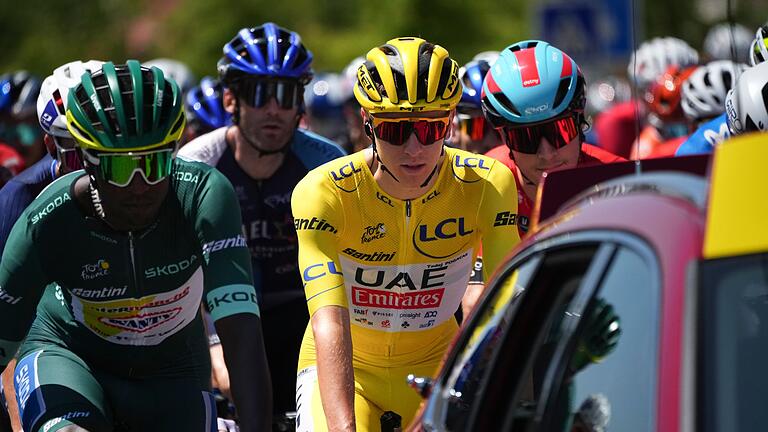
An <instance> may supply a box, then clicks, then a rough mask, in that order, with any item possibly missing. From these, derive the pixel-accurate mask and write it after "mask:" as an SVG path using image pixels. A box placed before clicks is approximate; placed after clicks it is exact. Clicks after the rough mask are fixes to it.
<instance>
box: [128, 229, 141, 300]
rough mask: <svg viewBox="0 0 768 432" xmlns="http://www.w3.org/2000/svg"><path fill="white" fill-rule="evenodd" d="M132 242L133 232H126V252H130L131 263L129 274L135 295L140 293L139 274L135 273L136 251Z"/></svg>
mask: <svg viewBox="0 0 768 432" xmlns="http://www.w3.org/2000/svg"><path fill="white" fill-rule="evenodd" d="M133 243H134V241H133V231H129V232H128V250H129V251H130V254H131V256H130V261H131V274H132V275H133V286H134V287H135V288H136V293H137V294H138V293H140V292H141V289H140V288H141V287H140V286H139V284H140V282H139V274H138V272H137V271H136V250H135V247H134V244H133Z"/></svg>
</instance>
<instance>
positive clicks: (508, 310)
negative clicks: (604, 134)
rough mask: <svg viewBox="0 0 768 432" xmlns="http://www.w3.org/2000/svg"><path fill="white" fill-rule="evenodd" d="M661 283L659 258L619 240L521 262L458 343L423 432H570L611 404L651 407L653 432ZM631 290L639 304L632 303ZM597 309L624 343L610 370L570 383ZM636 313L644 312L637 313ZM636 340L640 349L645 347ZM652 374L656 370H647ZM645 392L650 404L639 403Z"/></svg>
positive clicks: (533, 254) (589, 241)
mask: <svg viewBox="0 0 768 432" xmlns="http://www.w3.org/2000/svg"><path fill="white" fill-rule="evenodd" d="M654 272H656V273H654ZM628 276H632V278H628ZM625 279H627V280H629V279H632V281H629V282H627V281H625ZM658 280H659V277H658V270H657V265H656V264H655V257H654V255H653V253H652V252H651V250H650V248H648V247H647V246H645V245H644V244H643V243H642V242H641V241H639V240H637V239H636V238H634V237H631V236H622V235H617V234H616V233H581V234H576V235H569V236H566V237H563V238H561V239H555V240H548V241H545V242H543V243H541V244H538V245H536V246H534V247H532V248H530V249H529V250H527V251H524V252H523V253H521V254H519V255H518V257H516V258H515V259H513V260H512V261H510V262H509V263H508V265H507V266H506V268H504V270H503V271H502V272H500V275H499V276H498V277H497V278H496V279H495V280H494V281H492V283H491V286H489V292H488V294H487V295H486V296H485V298H484V300H483V302H481V304H480V305H479V306H478V310H477V312H476V313H475V314H473V316H472V317H471V319H470V322H469V323H468V325H467V328H466V329H465V330H464V331H463V333H462V336H461V337H460V338H459V339H458V340H457V343H456V346H455V347H454V349H453V350H452V353H451V355H450V356H449V357H448V359H447V361H446V364H445V366H444V368H443V371H442V372H441V375H440V376H439V377H438V379H437V380H436V383H435V386H434V389H433V390H434V391H433V394H432V397H431V398H430V399H429V401H428V404H427V407H426V409H425V415H424V416H423V421H422V427H423V428H424V429H425V430H456V431H459V430H570V428H572V426H571V425H572V424H573V420H574V418H576V416H575V415H574V413H576V412H577V411H578V410H577V409H578V408H583V411H584V412H585V413H589V412H591V413H597V414H600V412H601V411H600V408H601V407H603V406H604V402H605V400H604V398H603V396H605V397H606V398H608V399H609V400H610V401H613V402H614V406H616V407H618V408H619V409H620V410H621V411H618V412H620V413H622V414H624V410H625V409H626V406H627V405H628V404H632V403H634V402H635V401H637V400H642V401H643V407H644V408H643V409H641V410H639V411H637V415H636V416H635V417H638V418H639V417H642V418H643V419H644V420H645V423H644V424H652V423H653V418H654V416H653V415H654V412H653V400H654V398H653V396H652V395H653V394H654V392H655V369H654V368H653V366H655V364H656V361H655V354H654V353H655V352H656V348H655V343H656V342H655V341H656V339H657V332H658V330H657V328H658V319H657V317H658V315H654V314H653V313H650V315H649V313H648V312H649V310H650V311H651V312H653V311H655V310H656V308H657V307H658ZM633 281H634V282H633ZM652 281H656V282H655V284H654V282H652ZM510 286H513V287H514V289H513V290H512V291H511V292H512V294H510V289H509V287H510ZM638 287H641V288H638ZM627 290H629V291H634V292H637V293H638V294H637V295H634V296H632V295H630V296H626V295H625V296H622V293H623V291H627ZM603 292H605V294H602V293H603ZM596 293H600V295H601V296H603V295H604V297H600V298H598V297H596ZM641 300H642V302H641ZM596 302H597V303H599V304H600V305H603V307H604V305H611V306H612V308H613V309H614V310H615V311H617V312H618V313H617V315H618V316H619V322H620V323H621V330H622V335H621V337H620V339H619V342H618V344H617V346H616V348H615V349H614V350H613V352H611V353H610V354H608V355H607V356H606V357H605V358H604V359H602V362H601V363H599V364H597V365H596V364H589V365H587V366H586V367H584V368H583V369H582V370H579V371H578V373H575V374H573V373H569V371H568V370H567V367H566V366H567V364H568V362H570V361H571V357H572V354H573V352H574V350H575V349H576V346H577V342H578V340H579V338H580V337H582V334H583V330H582V329H580V327H579V325H580V324H581V323H582V319H581V317H582V316H583V315H584V314H585V313H587V312H591V311H592V310H593V309H595V304H596ZM635 303H636V304H638V305H641V306H642V307H640V308H639V309H640V310H641V311H642V312H637V313H635V312H633V311H631V310H629V309H632V308H633V305H634V304H635ZM643 312H645V313H643ZM656 313H658V311H656ZM625 315H626V316H627V318H624V316H625ZM654 317H656V318H654ZM649 326H650V327H651V330H650V331H648V330H647V328H648V327H649ZM627 335H628V336H627ZM629 339H632V340H637V342H638V344H637V346H632V345H633V343H632V342H627V341H628V340H629ZM649 345H653V346H649ZM633 348H634V349H633ZM643 350H645V351H643ZM639 351H642V355H641V354H638V352H639ZM630 360H631V361H630ZM643 365H648V366H649V367H646V368H645V369H644V370H641V366H643ZM628 369H631V370H630V371H629V372H627V370H628ZM636 371H640V372H642V373H635V372H636ZM623 375H628V376H630V377H632V378H633V379H634V381H633V380H630V379H628V378H627V379H622V378H620V377H621V376H623ZM629 382H631V383H634V387H635V390H631V389H632V385H630V384H628V383H629ZM564 383H565V384H564ZM641 384H643V385H644V386H643V387H642V388H640V387H639V386H640V385H641ZM621 389H626V390H627V391H625V392H619V390H621ZM637 389H640V390H642V392H641V393H642V397H640V396H638V397H636V398H634V399H633V398H632V397H630V396H631V395H632V394H633V393H637ZM622 397H623V398H622ZM571 405H575V406H571ZM591 408H594V409H592V411H590V409H591ZM633 410H634V408H633V409H632V410H629V412H633ZM614 411H615V410H614ZM613 415H614V418H618V417H617V414H615V413H614V414H613ZM643 416H645V417H643ZM621 418H622V419H623V418H624V416H621ZM579 421H581V419H580V420H579ZM627 421H629V422H635V420H634V419H631V418H630V419H627ZM616 422H618V420H616ZM582 423H583V422H582ZM621 424H623V420H622V423H621ZM577 426H579V424H577ZM649 429H653V428H652V427H649V428H646V429H643V428H642V427H641V428H639V429H637V430H649ZM586 430H589V429H586ZM622 430H624V429H622ZM630 430H632V429H631V428H630Z"/></svg>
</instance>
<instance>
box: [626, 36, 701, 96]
mask: <svg viewBox="0 0 768 432" xmlns="http://www.w3.org/2000/svg"><path fill="white" fill-rule="evenodd" d="M698 63H699V54H698V53H697V52H696V50H695V49H693V48H691V46H690V45H688V44H687V43H686V42H685V41H684V40H682V39H678V38H674V37H663V38H653V39H651V40H649V41H646V42H643V43H642V44H641V45H640V47H638V48H637V51H635V52H634V53H632V58H631V59H630V60H629V65H628V66H627V75H628V76H629V77H630V79H631V80H633V81H634V82H635V83H636V84H637V85H638V86H639V87H641V88H646V87H648V85H649V84H651V83H653V82H655V81H656V78H658V77H659V76H661V74H663V73H664V71H666V70H667V68H669V67H670V66H672V65H676V66H680V67H681V68H684V67H686V66H692V65H695V64H698Z"/></svg>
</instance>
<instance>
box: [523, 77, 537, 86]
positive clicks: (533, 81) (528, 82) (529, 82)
mask: <svg viewBox="0 0 768 432" xmlns="http://www.w3.org/2000/svg"><path fill="white" fill-rule="evenodd" d="M540 83H541V81H540V80H539V79H538V78H533V79H529V80H525V81H523V87H531V86H537V85H539V84H540Z"/></svg>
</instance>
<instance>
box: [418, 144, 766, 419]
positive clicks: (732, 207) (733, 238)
mask: <svg viewBox="0 0 768 432" xmlns="http://www.w3.org/2000/svg"><path fill="white" fill-rule="evenodd" d="M765 141H766V138H765V135H758V136H753V137H746V138H740V139H737V140H733V141H731V142H729V143H726V145H723V146H720V147H719V148H718V150H717V152H716V155H715V156H714V157H713V159H712V160H710V159H709V157H707V156H697V157H689V158H677V159H658V160H649V161H643V162H639V164H641V165H639V166H638V165H635V163H634V162H627V163H620V164H612V165H606V166H598V167H592V168H587V169H576V170H569V171H560V172H554V173H552V174H550V175H549V176H548V177H547V178H546V179H545V181H544V184H543V185H542V186H541V187H542V189H540V191H539V195H540V196H542V197H543V199H542V200H541V201H540V203H539V207H538V209H537V211H538V214H539V215H540V216H541V219H543V222H542V223H541V224H539V225H538V226H537V227H535V228H534V229H533V230H532V232H531V235H529V236H528V237H527V238H526V239H525V240H524V241H523V242H522V243H521V244H520V246H519V247H518V248H516V249H515V251H514V252H513V254H512V255H511V256H510V257H509V258H508V259H507V260H506V262H505V263H504V264H502V265H501V266H500V268H499V269H498V270H497V273H496V275H495V276H494V278H493V279H492V280H491V282H490V283H489V287H488V290H487V291H486V294H485V296H484V298H483V300H482V302H481V303H480V304H479V305H478V307H477V309H476V310H475V312H474V313H473V314H472V316H471V317H469V319H468V321H467V322H466V323H465V326H464V327H463V328H462V331H461V333H460V334H459V336H458V337H457V339H456V342H455V344H454V346H453V348H452V350H451V352H450V353H449V354H448V355H447V357H446V360H445V362H444V365H443V367H442V369H441V371H440V372H439V374H438V375H437V377H436V378H435V379H434V380H431V379H425V378H416V377H414V378H413V379H412V385H413V386H414V387H415V388H417V390H419V391H421V392H422V394H423V395H425V402H424V403H423V405H422V409H421V411H420V415H419V417H417V420H416V421H415V422H414V423H413V424H412V425H411V426H410V430H412V431H421V430H424V431H432V430H451V431H499V430H514V431H518V430H520V431H602V430H620V431H651V430H655V431H665V432H675V431H685V432H688V431H735V430H760V429H764V428H765V427H766V425H768V410H766V409H764V408H763V407H762V400H763V397H762V395H763V394H764V389H765V388H766V386H765V384H768V373H766V372H765V371H764V365H765V364H766V360H768V253H767V252H768V230H766V229H765V226H764V225H765V221H766V220H768V199H765V191H766V190H768V174H766V173H765V170H764V169H763V167H762V165H761V164H762V162H764V161H765V160H768V145H766V142H765ZM638 168H639V169H638ZM596 180H597V181H598V182H600V183H599V184H598V185H597V186H591V187H588V185H590V184H594V183H595V181H596ZM585 187H588V188H587V190H586V191H583V192H581V193H579V192H580V191H582V190H583V189H584V188H585ZM758 197H759V198H758ZM535 216H536V213H535V214H534V217H535ZM595 346H604V347H606V348H607V349H605V350H603V351H601V352H598V351H596V350H595V349H594V348H592V347H595ZM584 358H587V359H588V360H589V361H587V362H584V361H581V360H583V359H584Z"/></svg>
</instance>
